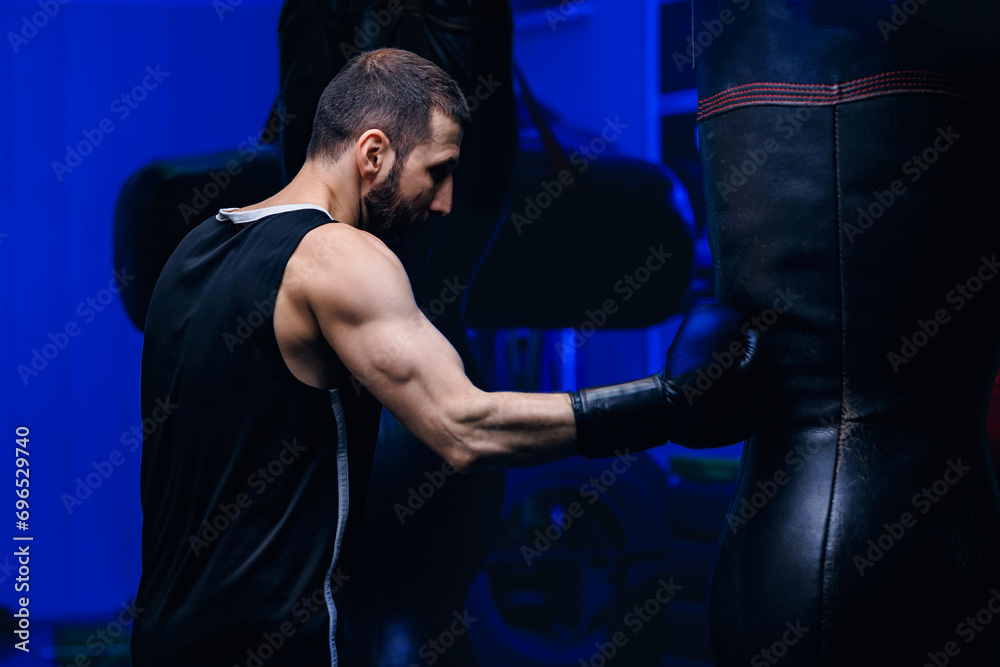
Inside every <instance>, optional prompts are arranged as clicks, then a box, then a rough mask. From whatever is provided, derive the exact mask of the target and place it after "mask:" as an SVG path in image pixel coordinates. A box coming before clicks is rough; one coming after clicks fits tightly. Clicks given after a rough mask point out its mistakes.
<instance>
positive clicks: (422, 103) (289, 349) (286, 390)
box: [132, 49, 755, 667]
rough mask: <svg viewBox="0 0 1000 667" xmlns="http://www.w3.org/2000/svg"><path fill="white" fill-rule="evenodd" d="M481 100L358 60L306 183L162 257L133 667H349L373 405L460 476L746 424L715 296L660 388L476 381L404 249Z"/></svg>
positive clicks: (729, 435)
mask: <svg viewBox="0 0 1000 667" xmlns="http://www.w3.org/2000/svg"><path fill="white" fill-rule="evenodd" d="M468 113H469V112H468V107H467V105H466V103H465V100H464V98H463V96H462V94H461V92H460V90H459V88H458V86H457V84H455V82H454V81H453V80H451V79H450V78H449V77H448V76H447V75H446V74H445V73H444V72H442V71H441V70H440V69H439V68H437V67H436V66H435V65H433V64H432V63H430V62H428V61H426V60H424V59H422V58H420V57H418V56H416V55H414V54H411V53H408V52H405V51H400V50H395V49H382V50H378V51H372V52H370V53H366V54H362V55H360V56H358V57H357V58H355V59H354V60H352V61H351V62H350V63H349V64H348V65H347V66H346V67H345V68H344V69H343V70H342V71H341V72H340V73H339V74H338V75H337V77H336V78H335V79H334V80H333V81H332V82H331V83H330V85H329V86H328V87H327V89H326V90H325V92H324V94H323V96H322V98H321V100H320V104H319V108H318V110H317V112H316V118H315V122H314V129H313V135H312V140H311V142H310V145H309V152H308V157H307V161H306V164H305V165H304V166H303V167H302V169H301V171H300V172H299V173H298V175H297V176H296V177H295V179H294V180H293V181H292V182H291V183H290V184H289V185H288V186H287V187H286V188H285V189H283V190H282V191H280V192H279V193H277V194H276V195H274V196H273V197H270V198H269V199H266V200H264V201H263V202H260V203H259V204H255V205H253V206H247V207H245V208H242V209H224V210H222V211H220V212H219V214H218V215H217V216H215V217H213V218H210V219H208V220H206V221H205V222H203V223H202V224H201V225H200V226H199V227H198V228H197V229H195V230H193V231H192V232H191V233H190V234H189V235H188V236H187V237H185V239H184V240H183V242H182V243H181V244H180V246H178V248H177V250H176V251H175V253H174V254H173V255H172V256H171V258H170V260H169V261H168V262H167V265H166V266H165V267H164V270H163V273H162V274H161V276H160V279H159V281H158V282H157V285H156V289H155V290H154V293H153V298H152V302H151V305H150V309H149V315H148V318H147V322H146V328H145V332H146V338H145V343H144V347H143V362H142V408H143V415H144V417H146V416H148V417H150V418H151V419H152V420H153V422H155V423H156V427H155V428H153V429H152V430H151V432H150V433H149V434H148V436H147V438H146V440H145V442H144V446H143V459H142V479H141V486H142V506H143V514H144V519H143V522H144V523H143V554H142V556H143V573H142V579H141V581H140V584H139V592H138V596H137V601H136V604H137V608H138V609H141V610H142V611H140V612H139V613H138V614H137V618H136V623H135V628H134V632H133V638H132V657H133V663H134V664H135V665H136V667H149V666H153V665H193V666H199V665H206V666H207V665H212V666H217V665H246V666H247V667H249V666H251V665H260V664H271V665H296V666H302V665H337V664H338V650H337V644H338V641H339V638H338V628H339V623H338V621H340V620H341V619H339V618H338V616H337V609H336V606H335V604H334V600H333V595H334V593H335V592H336V590H337V588H338V587H339V586H340V585H341V584H342V583H343V585H348V586H349V585H350V583H349V582H347V583H344V581H343V578H342V577H341V576H340V573H339V572H338V570H337V562H338V559H339V558H340V556H341V554H342V552H343V550H344V549H345V548H346V545H348V544H349V543H350V542H351V540H352V539H353V538H352V533H353V530H354V521H355V520H356V518H357V516H358V515H359V514H360V512H358V511H357V509H358V508H356V507H354V508H351V509H353V510H355V511H353V512H351V513H350V515H349V514H348V508H349V505H350V503H352V502H354V501H355V500H356V499H357V498H363V497H364V495H363V493H360V491H362V490H363V488H364V484H365V483H366V481H367V476H368V471H369V469H370V465H371V458H372V450H373V448H374V444H375V438H376V435H377V431H378V419H379V410H380V404H382V405H384V406H385V407H386V408H387V409H388V410H389V411H390V412H392V413H393V415H395V416H396V417H397V418H398V419H399V420H400V421H401V422H402V423H403V424H404V425H405V426H406V427H407V428H408V429H410V430H411V431H412V432H413V433H414V434H416V435H417V436H418V437H419V438H420V439H421V440H422V441H423V442H424V443H426V444H427V445H428V446H429V447H431V449H433V450H434V451H435V452H437V453H438V454H439V455H441V456H442V457H443V458H444V459H446V460H447V461H448V462H449V463H451V465H453V466H454V467H455V468H456V469H458V470H459V471H460V472H466V473H467V472H473V471H477V470H486V469H492V468H506V467H515V466H527V465H537V464H540V463H545V462H549V461H554V460H557V459H561V458H565V457H568V456H571V455H574V454H581V455H584V456H591V457H593V456H614V455H616V454H618V453H620V452H625V451H627V450H632V451H635V450H637V449H643V448H647V447H652V446H655V445H659V444H663V443H664V442H666V440H667V439H668V438H669V439H672V440H674V441H676V442H680V443H682V444H689V445H692V446H714V445H724V444H730V443H732V442H735V441H737V440H739V439H740V438H742V437H745V436H746V435H748V434H749V431H750V430H751V428H750V421H749V413H748V410H747V409H746V407H745V406H746V405H747V404H746V403H745V402H744V401H741V400H740V398H741V396H742V395H744V394H745V393H746V391H745V387H744V385H745V383H746V381H747V377H746V376H747V369H748V367H749V362H750V360H751V358H752V357H753V351H754V340H755V339H754V336H753V335H752V334H751V335H750V336H749V337H748V338H747V337H745V336H744V335H743V334H742V333H741V332H740V317H739V314H738V313H736V311H733V310H732V309H728V308H725V307H723V306H718V305H717V304H708V305H706V306H704V307H702V308H699V309H697V312H693V313H692V315H691V316H689V318H688V320H686V321H685V323H684V325H682V327H681V330H680V331H679V333H678V337H677V340H676V341H675V343H674V345H673V346H672V347H671V352H670V356H669V358H668V362H667V367H666V368H665V369H664V371H662V372H661V373H660V374H658V375H653V376H650V377H649V378H644V379H642V380H637V381H635V382H632V383H627V384H623V385H617V386H615V387H609V388H598V389H590V390H587V389H583V390H580V391H578V392H570V393H552V394H527V393H511V392H496V393H488V392H483V391H481V390H479V389H478V388H476V387H475V386H474V385H473V384H472V383H471V382H469V380H468V378H467V377H466V376H465V374H464V369H463V366H462V363H461V361H460V359H459V357H458V355H457V354H456V352H455V350H454V348H453V347H452V346H451V345H450V344H449V343H448V342H447V340H446V339H445V338H444V337H443V336H442V335H441V334H440V333H439V332H438V331H437V329H435V328H434V326H433V325H432V324H431V323H430V322H429V321H428V320H427V319H426V318H425V317H424V315H423V313H422V312H421V311H420V309H419V308H418V307H417V305H416V303H415V302H414V300H413V295H412V292H411V290H410V286H409V282H408V280H407V277H406V273H405V272H404V270H403V267H402V265H401V264H400V262H399V260H398V259H397V257H396V256H395V254H394V253H393V252H392V250H391V249H390V248H391V246H394V245H396V244H397V243H399V242H400V241H401V240H402V239H404V238H405V236H406V234H407V233H410V232H412V230H413V229H414V228H416V227H417V226H419V225H420V224H421V223H422V222H424V221H426V220H427V219H428V217H429V216H431V215H446V214H447V213H448V212H449V210H450V207H451V196H452V181H451V169H452V167H453V166H454V165H455V164H456V163H457V162H458V159H459V144H460V143H461V137H462V124H463V123H464V122H466V121H467V119H468ZM334 222H335V223H336V224H330V223H334ZM710 365H711V366H712V367H717V368H716V369H713V368H712V367H710ZM706 369H708V370H707V371H706ZM701 378H704V380H705V382H700V380H701ZM696 380H699V382H698V383H697V385H696ZM349 490H350V493H349ZM348 516H350V517H351V520H350V521H349V520H348Z"/></svg>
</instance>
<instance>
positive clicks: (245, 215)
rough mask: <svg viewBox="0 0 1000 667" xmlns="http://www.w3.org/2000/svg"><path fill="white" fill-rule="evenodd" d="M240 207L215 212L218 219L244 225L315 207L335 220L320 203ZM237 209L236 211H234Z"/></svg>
mask: <svg viewBox="0 0 1000 667" xmlns="http://www.w3.org/2000/svg"><path fill="white" fill-rule="evenodd" d="M237 208H239V207H232V208H220V209H219V212H218V213H216V214H215V219H216V220H222V221H223V222H225V221H226V220H229V221H230V222H233V223H235V224H237V225H242V224H245V223H248V222H253V221H254V220H260V219H261V218H263V217H265V216H268V215H274V214H275V213H284V212H285V211H300V210H302V209H307V208H314V209H316V210H317V211H323V212H324V213H326V215H327V216H328V217H329V218H330V219H331V220H333V216H332V215H330V212H329V211H327V210H326V209H325V208H323V207H322V206H320V205H319V204H281V205H280V206H266V207H264V208H256V209H253V210H251V211H236V209H237ZM234 211H236V212H234Z"/></svg>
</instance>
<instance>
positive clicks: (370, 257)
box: [285, 223, 409, 301]
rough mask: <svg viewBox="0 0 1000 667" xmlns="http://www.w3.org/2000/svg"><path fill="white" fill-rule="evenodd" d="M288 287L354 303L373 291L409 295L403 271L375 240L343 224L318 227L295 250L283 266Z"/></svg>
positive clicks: (395, 260)
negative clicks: (397, 291)
mask: <svg viewBox="0 0 1000 667" xmlns="http://www.w3.org/2000/svg"><path fill="white" fill-rule="evenodd" d="M285 278H286V279H287V280H288V282H289V285H290V286H292V287H293V288H294V289H296V290H297V291H301V293H302V295H303V296H305V297H307V298H309V297H313V298H316V297H320V298H322V297H323V296H326V297H333V296H336V295H339V296H341V297H347V298H348V299H349V300H351V301H353V300H355V299H358V298H366V297H367V296H370V295H372V294H373V293H374V292H376V291H379V290H384V291H386V292H388V293H391V292H392V291H395V290H398V289H404V288H405V289H406V291H407V292H409V280H408V278H407V276H406V271H405V269H404V268H403V265H402V263H401V262H400V261H399V258H398V257H396V254H395V253H394V252H392V250H390V249H389V248H388V247H387V246H386V245H385V243H383V242H382V241H381V240H380V239H379V238H378V237H376V236H374V235H372V234H370V233H368V232H366V231H364V230H360V229H357V228H355V227H352V226H351V225H347V224H343V223H333V224H328V225H321V226H319V227H317V228H315V229H313V230H311V231H310V232H309V233H308V234H306V235H305V236H304V237H303V238H302V241H301V242H300V243H299V246H298V248H296V250H295V253H293V255H292V257H291V259H290V260H289V262H288V266H287V267H286V275H285Z"/></svg>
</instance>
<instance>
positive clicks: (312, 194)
mask: <svg viewBox="0 0 1000 667" xmlns="http://www.w3.org/2000/svg"><path fill="white" fill-rule="evenodd" d="M342 180H344V179H342V178H336V174H335V173H334V172H332V171H329V172H325V173H322V174H321V173H320V172H319V170H318V169H317V168H316V166H315V165H314V163H312V162H307V163H306V164H305V165H304V166H303V167H302V169H301V170H300V171H299V173H298V174H296V176H295V178H293V179H292V182H291V183H289V184H288V185H286V186H285V187H284V188H282V190H281V191H280V192H278V193H277V194H275V195H273V196H271V197H268V198H267V199H265V200H264V201H261V202H258V203H256V204H251V205H250V206H244V207H242V208H240V209H239V210H240V211H253V210H256V209H261V208H268V207H270V206H282V205H286V204H315V205H317V206H320V207H321V208H323V209H325V210H326V212H327V213H329V214H330V217H331V218H333V219H334V220H337V221H338V222H342V223H345V224H348V225H351V226H352V227H357V226H358V207H357V200H358V198H359V195H356V196H355V197H353V199H354V202H355V203H354V205H353V206H350V205H348V204H349V201H348V200H349V199H351V198H350V197H344V196H342V193H349V192H350V186H349V184H347V183H338V182H339V181H342Z"/></svg>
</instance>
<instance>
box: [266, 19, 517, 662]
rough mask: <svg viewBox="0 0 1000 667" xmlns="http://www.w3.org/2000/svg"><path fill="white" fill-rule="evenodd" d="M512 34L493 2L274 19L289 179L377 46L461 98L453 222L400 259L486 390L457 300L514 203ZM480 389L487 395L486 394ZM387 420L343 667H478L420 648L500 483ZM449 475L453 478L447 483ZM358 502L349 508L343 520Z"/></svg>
mask: <svg viewBox="0 0 1000 667" xmlns="http://www.w3.org/2000/svg"><path fill="white" fill-rule="evenodd" d="M512 35H513V23H512V17H511V13H510V8H509V6H508V4H507V2H505V1H502V0H501V1H497V0H471V1H470V0H436V1H431V0H420V1H413V0H391V1H388V2H386V1H381V0H380V1H371V0H368V1H358V0H325V1H314V0H308V1H306V0H288V1H286V3H285V5H284V7H283V9H282V12H281V18H280V27H279V42H280V54H281V92H280V99H279V107H280V109H281V111H282V112H283V113H285V114H287V117H288V118H290V119H291V121H290V122H289V123H288V124H287V125H286V126H285V127H283V129H282V137H281V152H282V159H283V164H284V174H285V178H286V179H288V180H290V179H291V178H292V177H294V175H295V173H297V172H298V170H299V168H300V167H301V166H302V164H303V162H304V161H305V153H306V147H307V145H308V141H309V135H310V131H311V127H312V119H313V116H314V114H315V110H316V106H317V104H318V102H319V97H320V95H321V94H322V92H323V89H324V88H325V87H326V85H327V83H329V82H330V80H331V79H332V78H333V77H334V76H335V75H336V74H337V72H338V71H339V70H340V68H341V67H343V65H344V64H345V63H346V62H347V60H348V59H350V57H352V56H353V55H355V54H357V53H359V52H360V51H362V50H364V51H368V50H373V49H377V48H382V47H395V48H402V49H406V50H408V51H412V52H414V53H417V54H418V55H420V56H423V57H424V58H427V59H428V60H430V61H432V62H434V63H435V64H437V65H438V66H440V67H441V68H442V69H443V70H445V71H446V72H448V74H450V75H451V76H452V77H453V78H455V80H456V81H457V82H458V83H459V85H460V86H461V88H462V90H463V91H464V92H465V94H466V96H467V99H468V101H469V105H470V108H471V109H472V123H471V125H470V126H469V127H468V128H467V129H466V131H465V134H464V137H463V140H462V147H461V148H462V156H461V158H462V159H461V161H460V164H459V165H458V167H456V169H455V171H454V179H455V188H454V200H453V205H452V212H451V214H450V215H449V216H447V217H446V218H444V219H443V220H441V219H439V220H437V221H432V222H431V223H429V224H428V225H427V226H426V227H425V228H424V229H423V230H422V232H421V233H420V234H419V235H418V236H417V237H416V238H415V239H413V240H412V242H411V243H410V244H409V245H408V246H406V247H405V248H403V249H400V250H398V251H397V252H398V254H399V256H400V259H401V260H402V262H403V265H404V266H405V267H406V270H407V273H408V275H409V277H410V282H411V284H412V286H413V291H414V296H415V298H416V301H417V305H418V306H420V307H421V308H422V309H423V310H424V312H425V313H426V314H427V316H428V318H429V319H431V321H432V322H433V323H434V325H435V326H437V327H438V329H439V330H440V331H441V332H442V333H443V334H444V335H445V336H446V337H447V338H448V340H449V341H450V342H451V343H452V345H454V346H455V348H456V350H458V352H459V354H460V355H461V357H462V361H463V362H464V364H465V369H466V373H467V374H468V375H469V377H470V378H471V379H472V380H473V382H474V383H475V384H477V385H479V386H480V387H483V380H482V374H481V373H480V371H479V369H478V367H477V364H476V361H475V359H474V357H473V355H472V353H471V348H470V345H469V342H468V338H467V333H466V324H465V312H464V310H465V301H466V299H467V297H468V294H469V290H470V285H471V283H472V280H473V277H474V275H475V273H476V271H477V270H478V267H479V265H480V263H481V261H482V259H483V257H484V256H485V255H486V252H487V250H488V249H489V246H490V243H491V241H492V239H493V237H494V235H495V231H496V229H497V227H498V225H499V224H500V223H501V222H502V221H503V218H504V216H505V214H506V210H507V207H508V203H509V197H510V190H511V179H512V172H513V163H514V158H515V156H516V151H517V117H516V111H515V107H514V90H513V84H512V74H511V69H512V68H511V48H512ZM484 388H485V387H484ZM442 463H443V462H442V461H441V459H439V458H438V457H437V456H436V455H435V454H433V453H432V452H431V451H430V450H429V449H428V448H427V447H426V446H425V445H423V444H422V443H420V442H419V441H418V440H417V439H416V438H415V437H414V436H413V435H412V434H411V433H410V432H409V431H407V430H406V429H405V428H404V427H402V425H400V424H399V422H397V421H396V420H395V419H394V418H393V417H392V416H391V415H390V414H389V413H388V412H385V411H383V418H382V429H381V432H380V435H379V440H378V445H377V448H376V452H375V461H374V465H373V469H372V473H371V486H370V489H369V494H368V498H367V503H366V506H365V507H364V508H363V512H364V514H363V517H362V519H361V525H360V527H358V533H357V534H358V541H357V542H356V544H355V548H353V549H352V550H351V551H350V552H349V553H345V554H344V558H343V561H342V563H343V572H344V573H345V574H346V575H347V576H348V577H349V579H346V580H344V583H343V586H342V587H341V589H340V590H339V591H338V595H337V600H336V601H337V606H338V609H339V610H340V612H341V614H340V616H341V618H342V619H343V620H344V623H345V626H344V628H343V629H344V631H345V634H344V637H345V650H346V657H345V664H349V665H352V666H354V665H379V666H380V667H394V666H397V665H401V666H403V667H408V666H409V665H410V664H412V663H417V664H424V661H425V660H426V659H429V658H428V656H433V658H434V660H435V664H437V665H461V666H463V667H467V666H468V665H474V664H475V656H474V653H473V651H472V646H471V642H470V641H469V635H468V632H466V631H464V629H463V628H462V627H461V624H459V629H461V630H463V631H462V632H461V633H459V634H458V635H457V637H456V643H455V644H454V645H452V646H450V647H449V648H448V649H447V651H445V652H443V653H439V652H437V651H436V650H435V649H434V648H433V647H431V646H430V645H428V644H427V642H429V641H430V640H432V639H434V640H436V639H437V638H438V637H439V636H440V635H441V633H442V632H445V631H449V629H450V628H452V626H453V625H454V624H455V623H456V618H455V616H454V614H457V615H458V616H459V617H461V616H462V614H463V612H464V609H465V596H466V591H467V589H468V587H469V584H470V583H471V582H472V579H473V578H474V577H475V575H476V573H477V572H478V571H479V569H480V567H481V566H482V563H483V561H484V560H485V558H486V555H487V553H488V552H489V548H490V545H491V541H490V540H491V537H492V534H493V532H494V530H495V529H496V527H497V525H498V523H499V518H500V510H501V507H502V502H503V488H504V475H503V473H484V474H478V475H475V476H471V477H461V476H458V475H456V474H453V473H452V472H451V470H450V469H449V468H448V467H447V466H443V465H442ZM449 473H451V474H449ZM363 500H364V499H362V498H353V497H352V499H351V502H352V505H351V511H352V514H355V515H356V513H357V512H360V511H362V501H363Z"/></svg>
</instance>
